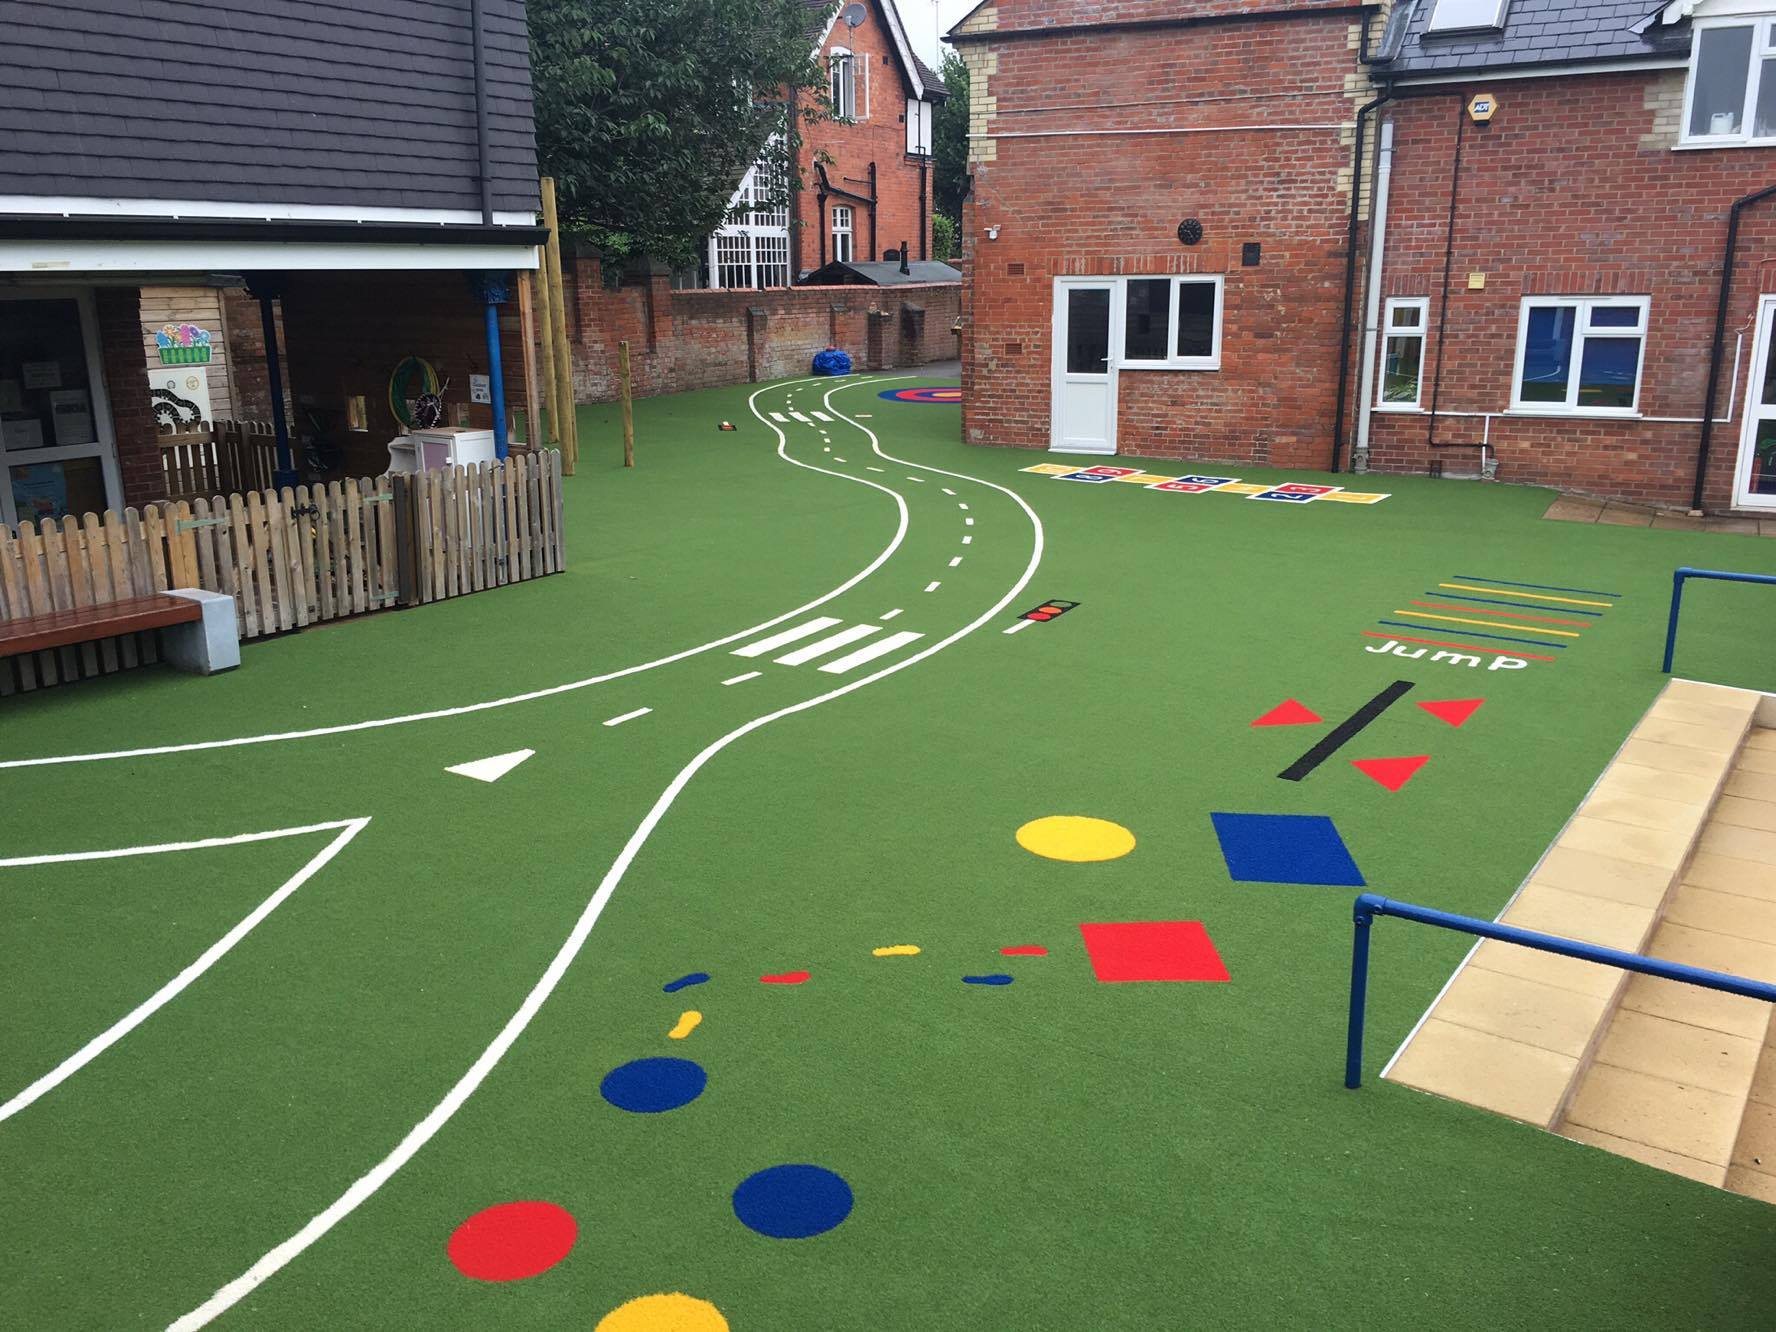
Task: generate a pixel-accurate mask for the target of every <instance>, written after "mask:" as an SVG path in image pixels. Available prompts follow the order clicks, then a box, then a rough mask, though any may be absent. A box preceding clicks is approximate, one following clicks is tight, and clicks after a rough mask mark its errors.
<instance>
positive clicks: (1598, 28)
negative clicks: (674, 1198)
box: [1376, 0, 1690, 77]
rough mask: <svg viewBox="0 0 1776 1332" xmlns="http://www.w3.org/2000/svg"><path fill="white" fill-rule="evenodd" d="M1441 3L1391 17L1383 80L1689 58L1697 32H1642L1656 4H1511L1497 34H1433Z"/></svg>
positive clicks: (1580, 0) (1409, 4) (1671, 28)
mask: <svg viewBox="0 0 1776 1332" xmlns="http://www.w3.org/2000/svg"><path fill="white" fill-rule="evenodd" d="M1436 5H1437V0H1401V3H1400V4H1398V5H1397V6H1396V7H1395V9H1394V12H1393V14H1392V15H1391V16H1390V18H1389V32H1388V34H1387V37H1386V38H1385V39H1384V49H1386V50H1397V54H1396V55H1395V56H1394V57H1393V58H1392V59H1390V60H1386V61H1383V62H1381V63H1379V64H1378V65H1377V66H1376V72H1377V73H1378V74H1380V75H1382V76H1384V77H1385V76H1388V75H1411V74H1425V73H1444V72H1459V71H1464V70H1475V71H1481V70H1493V69H1509V68H1512V67H1515V66H1522V65H1545V64H1551V63H1558V62H1562V61H1568V60H1622V59H1632V58H1634V57H1637V56H1640V57H1645V56H1687V55H1688V54H1689V50H1690V26H1689V24H1688V23H1687V22H1686V23H1679V24H1672V25H1665V24H1661V23H1659V22H1658V21H1657V18H1656V17H1655V19H1654V21H1653V22H1652V23H1650V24H1648V25H1646V27H1645V29H1644V31H1642V32H1639V33H1637V32H1635V31H1634V30H1635V28H1637V27H1639V26H1641V24H1642V21H1643V20H1644V19H1646V18H1647V16H1648V15H1649V14H1650V13H1654V14H1656V11H1655V9H1654V5H1653V0H1509V3H1508V4H1507V7H1506V13H1505V25H1504V27H1503V28H1502V29H1500V30H1498V31H1497V32H1483V33H1474V32H1464V33H1453V34H1449V35H1443V34H1440V33H1431V32H1428V31H1427V27H1428V25H1429V23H1430V19H1431V15H1432V13H1433V12H1434V11H1435V9H1436Z"/></svg>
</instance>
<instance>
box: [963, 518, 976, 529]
mask: <svg viewBox="0 0 1776 1332" xmlns="http://www.w3.org/2000/svg"><path fill="white" fill-rule="evenodd" d="M962 526H964V527H973V526H974V519H972V518H964V519H963V520H962Z"/></svg>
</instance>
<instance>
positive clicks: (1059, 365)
mask: <svg viewBox="0 0 1776 1332" xmlns="http://www.w3.org/2000/svg"><path fill="white" fill-rule="evenodd" d="M1121 326H1122V284H1121V283H1120V282H1117V281H1115V280H1114V279H1111V280H1106V279H1103V278H1056V279H1055V289H1054V339H1053V341H1054V356H1053V361H1052V371H1051V377H1052V384H1053V392H1052V394H1051V395H1050V403H1049V423H1050V424H1049V442H1048V447H1049V451H1050V452H1052V453H1115V452H1116V343H1117V337H1116V334H1117V332H1118V331H1119V330H1120V328H1121Z"/></svg>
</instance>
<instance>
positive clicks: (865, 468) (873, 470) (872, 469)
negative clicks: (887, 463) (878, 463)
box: [863, 463, 888, 472]
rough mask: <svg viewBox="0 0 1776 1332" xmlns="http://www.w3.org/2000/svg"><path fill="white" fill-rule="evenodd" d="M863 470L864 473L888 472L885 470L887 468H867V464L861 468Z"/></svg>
mask: <svg viewBox="0 0 1776 1332" xmlns="http://www.w3.org/2000/svg"><path fill="white" fill-rule="evenodd" d="M863 470H864V471H866V472H885V471H887V470H888V469H887V468H886V467H871V466H869V465H868V464H867V463H866V464H865V465H864V468H863Z"/></svg>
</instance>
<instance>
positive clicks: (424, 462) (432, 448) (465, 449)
mask: <svg viewBox="0 0 1776 1332" xmlns="http://www.w3.org/2000/svg"><path fill="white" fill-rule="evenodd" d="M388 451H389V465H388V469H389V471H390V472H429V471H431V470H433V469H434V468H439V467H449V466H452V465H455V466H459V467H466V466H468V465H469V464H470V463H478V462H492V461H494V458H495V456H496V455H495V454H494V449H493V431H491V430H468V429H464V428H462V427H460V426H459V427H446V428H443V429H438V430H414V431H411V432H410V433H408V434H405V435H396V436H395V437H394V438H393V439H392V440H390V441H389V446H388Z"/></svg>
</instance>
